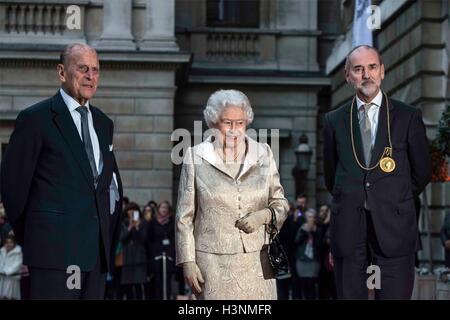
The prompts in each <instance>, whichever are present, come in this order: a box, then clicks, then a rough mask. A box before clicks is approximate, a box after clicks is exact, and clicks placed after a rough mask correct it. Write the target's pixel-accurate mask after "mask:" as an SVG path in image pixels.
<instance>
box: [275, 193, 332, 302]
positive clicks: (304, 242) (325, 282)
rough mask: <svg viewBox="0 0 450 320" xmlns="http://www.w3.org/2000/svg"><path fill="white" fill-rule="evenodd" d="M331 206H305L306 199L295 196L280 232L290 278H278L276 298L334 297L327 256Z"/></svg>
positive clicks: (309, 298) (330, 266) (330, 269)
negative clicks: (314, 207) (316, 208)
mask: <svg viewBox="0 0 450 320" xmlns="http://www.w3.org/2000/svg"><path fill="white" fill-rule="evenodd" d="M330 214H331V212H330V207H329V206H328V205H326V204H325V205H322V206H320V208H319V210H318V212H317V210H315V209H313V208H310V207H308V198H307V197H306V195H304V194H301V195H299V196H297V199H296V202H295V205H293V204H290V211H289V216H288V218H287V220H286V222H285V223H284V226H283V228H281V231H280V239H281V242H282V244H283V246H284V248H285V250H286V254H287V255H288V259H289V263H290V271H291V277H290V278H287V279H282V280H277V290H278V299H280V300H288V299H294V300H298V299H302V300H303V299H304V300H314V299H336V288H335V285H334V276H333V267H332V262H331V255H330V238H329V224H330Z"/></svg>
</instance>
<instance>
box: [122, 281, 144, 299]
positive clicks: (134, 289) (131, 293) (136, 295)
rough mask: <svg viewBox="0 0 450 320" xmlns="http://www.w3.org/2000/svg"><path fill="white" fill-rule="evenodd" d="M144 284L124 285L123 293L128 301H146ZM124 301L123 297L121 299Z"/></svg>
mask: <svg viewBox="0 0 450 320" xmlns="http://www.w3.org/2000/svg"><path fill="white" fill-rule="evenodd" d="M143 288H144V284H143V283H134V284H123V285H122V292H123V294H125V296H126V297H127V300H144V290H143ZM121 300H123V297H122V298H121Z"/></svg>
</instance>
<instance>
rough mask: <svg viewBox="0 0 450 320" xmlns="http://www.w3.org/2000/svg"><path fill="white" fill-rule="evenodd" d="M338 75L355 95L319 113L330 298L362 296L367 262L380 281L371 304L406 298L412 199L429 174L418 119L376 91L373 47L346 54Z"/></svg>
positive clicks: (379, 73)
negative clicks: (327, 201) (332, 284)
mask: <svg viewBox="0 0 450 320" xmlns="http://www.w3.org/2000/svg"><path fill="white" fill-rule="evenodd" d="M345 77H346V80H347V82H348V83H349V84H351V85H353V86H354V88H355V91H356V92H355V93H356V94H355V96H354V97H353V99H352V100H351V101H350V102H349V103H346V104H344V105H343V106H341V107H339V108H337V109H336V110H333V111H331V112H329V113H327V114H326V116H325V126H324V163H325V168H324V169H325V182H326V186H327V189H328V191H329V192H330V193H331V194H332V195H333V201H332V204H331V210H332V215H331V224H330V237H331V239H330V240H331V241H330V242H331V243H330V245H331V252H332V254H333V257H334V266H335V277H336V286H337V294H338V298H340V299H367V298H368V286H367V283H366V281H367V278H368V274H367V273H366V271H367V266H368V265H370V264H373V265H377V266H378V267H379V271H380V272H379V273H376V274H375V276H376V277H377V276H378V275H379V276H380V280H381V283H380V286H378V287H376V290H375V298H376V299H410V297H411V294H412V289H413V285H414V255H415V251H416V249H417V245H418V236H417V235H418V232H417V222H416V210H415V207H414V198H415V197H417V196H418V195H419V194H420V193H421V192H422V191H423V190H424V188H425V186H426V185H427V184H428V182H429V181H430V177H431V161H430V154H429V150H428V140H427V138H426V132H425V126H424V123H423V121H422V114H421V111H420V110H419V109H416V108H413V107H411V106H409V105H406V104H404V103H402V102H400V101H397V100H393V99H391V98H389V97H388V96H387V95H386V94H385V93H383V92H382V91H381V89H380V86H381V82H382V80H383V79H384V65H383V63H382V61H381V56H380V54H379V53H378V51H377V50H376V49H375V48H373V47H370V46H359V47H356V48H354V49H353V50H352V51H351V52H350V53H349V54H348V56H347V60H346V65H345ZM375 270H376V269H375ZM375 285H376V282H375Z"/></svg>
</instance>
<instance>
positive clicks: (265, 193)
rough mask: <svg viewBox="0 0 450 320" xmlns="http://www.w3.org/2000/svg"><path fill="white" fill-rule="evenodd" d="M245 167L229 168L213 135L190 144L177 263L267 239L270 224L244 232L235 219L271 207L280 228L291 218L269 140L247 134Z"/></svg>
mask: <svg viewBox="0 0 450 320" xmlns="http://www.w3.org/2000/svg"><path fill="white" fill-rule="evenodd" d="M246 139H247V146H248V150H247V155H246V157H245V160H244V165H243V169H242V170H241V172H240V174H239V176H238V177H237V178H236V179H235V178H234V177H232V176H230V175H229V174H228V173H227V170H226V168H225V166H224V165H223V163H222V160H221V159H220V157H219V155H217V153H216V152H215V151H214V146H213V143H212V142H211V139H207V140H206V141H204V142H202V143H200V144H198V145H196V146H194V147H190V148H188V149H187V152H186V155H185V157H184V160H183V167H182V171H181V177H180V184H179V190H178V205H177V212H176V232H175V244H176V263H177V265H179V264H181V263H184V262H188V261H195V251H196V250H198V251H203V252H208V253H215V254H233V253H240V252H253V251H259V250H261V249H262V247H263V245H264V244H268V233H267V226H266V225H263V226H261V227H260V228H259V229H258V230H257V231H256V232H253V233H249V234H247V233H245V232H244V231H241V230H239V229H238V228H236V227H235V223H236V220H238V219H239V218H242V217H244V216H245V215H247V214H248V213H251V212H255V211H258V210H261V209H264V208H268V207H269V206H271V207H272V208H273V209H275V212H276V218H277V225H278V230H280V228H281V226H282V225H283V222H284V221H285V220H286V218H287V212H288V210H289V205H288V202H287V200H286V198H285V197H284V190H283V187H282V186H281V184H280V177H279V174H278V170H277V167H276V163H275V159H274V157H273V153H272V150H271V149H270V147H269V145H267V144H262V143H258V142H257V141H255V140H253V139H252V138H250V137H249V136H246Z"/></svg>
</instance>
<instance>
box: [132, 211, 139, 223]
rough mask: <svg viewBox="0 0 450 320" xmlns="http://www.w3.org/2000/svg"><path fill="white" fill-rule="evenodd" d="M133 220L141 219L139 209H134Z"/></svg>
mask: <svg viewBox="0 0 450 320" xmlns="http://www.w3.org/2000/svg"><path fill="white" fill-rule="evenodd" d="M133 221H139V211H137V210H135V211H133Z"/></svg>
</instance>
